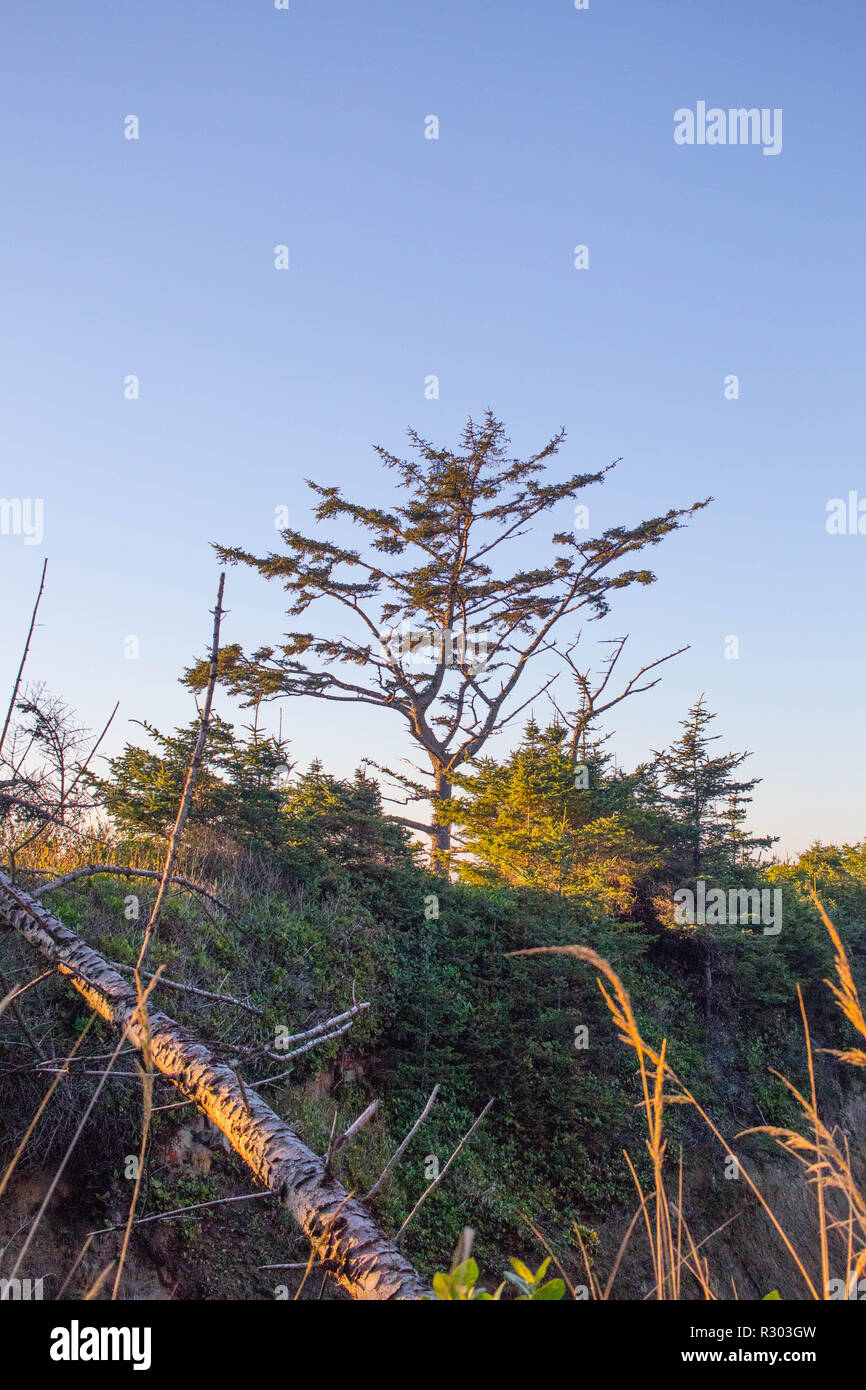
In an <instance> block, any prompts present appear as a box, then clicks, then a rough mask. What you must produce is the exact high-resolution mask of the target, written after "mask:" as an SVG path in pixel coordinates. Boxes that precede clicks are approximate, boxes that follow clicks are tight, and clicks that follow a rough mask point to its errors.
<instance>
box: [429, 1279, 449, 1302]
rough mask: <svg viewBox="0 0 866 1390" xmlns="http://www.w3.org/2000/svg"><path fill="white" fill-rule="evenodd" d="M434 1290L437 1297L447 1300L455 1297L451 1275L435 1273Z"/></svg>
mask: <svg viewBox="0 0 866 1390" xmlns="http://www.w3.org/2000/svg"><path fill="white" fill-rule="evenodd" d="M433 1292H434V1293H435V1295H436V1297H437V1298H439V1299H443V1300H445V1299H453V1298H454V1294H453V1292H452V1284H451V1279H450V1277H449V1275H447V1274H434V1275H433Z"/></svg>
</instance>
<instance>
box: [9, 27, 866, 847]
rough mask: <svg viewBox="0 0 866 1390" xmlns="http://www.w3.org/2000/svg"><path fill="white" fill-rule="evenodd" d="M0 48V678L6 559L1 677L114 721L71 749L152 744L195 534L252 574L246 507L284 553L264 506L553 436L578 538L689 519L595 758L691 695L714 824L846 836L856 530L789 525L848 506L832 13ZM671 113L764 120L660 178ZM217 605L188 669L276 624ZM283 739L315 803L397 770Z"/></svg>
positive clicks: (849, 393)
mask: <svg viewBox="0 0 866 1390" xmlns="http://www.w3.org/2000/svg"><path fill="white" fill-rule="evenodd" d="M0 51H2V55H3V57H2V63H3V68H4V75H3V83H2V96H0V104H2V129H3V141H2V145H3V152H2V195H3V207H4V213H3V218H2V223H0V256H2V278H3V285H4V291H3V298H4V308H5V313H4V328H5V331H4V333H3V335H2V372H0V394H2V402H0V440H2V475H0V479H2V481H0V495H2V496H4V497H6V498H34V497H36V498H42V499H44V508H45V522H44V526H45V534H44V542H43V543H42V544H40V545H25V544H24V539H23V537H21V536H15V535H0V586H2V593H3V596H4V597H3V603H2V607H0V640H2V644H3V653H4V656H3V663H2V671H0V675H2V676H3V678H4V679H5V680H6V681H7V682H8V681H9V680H11V675H12V672H13V669H14V666H15V664H16V662H17V656H18V652H19V649H20V641H21V636H22V633H23V630H24V628H25V627H26V621H27V618H28V615H29V609H30V605H31V602H32V598H33V594H34V592H35V588H36V584H37V580H38V573H39V569H40V566H41V563H42V558H43V556H44V555H45V554H47V555H48V557H49V583H48V589H47V594H46V598H45V600H44V604H43V608H42V611H41V625H40V628H39V630H38V634H37V637H36V640H35V643H34V648H33V656H32V661H31V665H30V668H29V669H30V675H31V676H33V677H37V676H38V677H41V678H44V679H46V680H47V681H48V682H49V684H50V686H51V687H52V688H53V689H54V690H56V691H57V692H58V693H61V694H63V695H64V696H65V698H66V699H67V700H68V701H70V702H71V703H72V704H73V705H74V706H75V707H76V708H77V709H78V711H79V712H80V715H81V717H82V718H83V719H85V720H86V721H87V722H88V723H90V724H91V725H93V726H99V725H101V723H102V721H103V720H104V718H105V716H106V714H107V712H108V710H109V709H110V707H111V705H112V704H113V703H114V700H115V699H120V701H121V711H120V717H119V722H118V725H117V731H116V735H115V738H114V741H113V744H112V747H117V746H119V744H120V743H121V742H122V741H123V739H124V738H125V737H128V736H134V735H135V734H136V733H137V731H136V729H135V726H134V725H131V724H129V723H128V722H127V721H129V720H131V719H135V718H141V717H146V718H149V719H152V720H154V721H155V722H157V723H158V724H161V725H162V726H171V725H173V724H175V723H182V722H186V720H187V719H188V718H189V717H191V715H192V713H193V708H192V703H191V699H190V697H189V696H188V695H187V694H186V692H184V691H183V690H182V689H181V687H179V686H178V685H177V683H176V681H177V676H178V674H179V673H180V670H181V668H182V666H183V665H184V664H185V663H186V662H188V661H189V660H190V659H191V658H192V657H193V656H194V655H199V654H200V653H201V652H202V650H203V649H204V646H205V643H206V640H207V636H208V632H209V627H210V618H209V616H208V612H207V610H208V608H209V607H210V606H211V604H212V602H213V596H214V592H215V587H216V578H217V566H216V561H215V558H214V556H213V552H212V551H211V549H210V547H209V542H211V541H221V542H224V543H227V544H242V545H245V546H248V547H249V548H251V549H254V550H259V551H263V550H265V549H267V548H269V547H270V546H272V545H273V543H274V541H275V538H276V533H275V531H274V528H273V515H274V508H275V507H276V506H278V505H280V504H285V505H287V506H288V507H289V508H290V511H291V519H292V523H293V524H295V525H297V526H298V527H299V528H301V529H303V528H304V526H305V525H306V522H307V518H308V515H309V511H308V502H307V492H306V489H305V487H304V483H303V479H304V477H305V476H312V477H314V478H316V479H318V480H320V481H327V482H336V483H339V484H341V485H343V486H344V487H345V489H346V490H347V492H349V493H354V494H355V495H360V497H361V498H363V499H364V500H372V499H376V500H380V501H384V500H385V499H387V497H388V496H389V489H390V486H391V478H390V476H386V475H384V474H383V472H382V470H381V468H380V467H379V466H378V464H377V461H376V459H375V456H374V455H373V453H372V451H371V449H370V445H371V444H372V443H373V442H380V443H383V444H385V445H386V446H388V447H389V448H392V449H394V450H396V451H399V450H400V449H401V448H402V446H403V443H404V432H405V429H406V426H407V425H409V424H413V425H415V426H416V427H417V428H418V429H419V430H420V431H421V432H422V433H424V434H426V435H428V436H429V437H432V438H434V439H436V440H441V441H442V442H446V443H451V442H454V441H455V440H456V436H457V433H458V431H459V428H460V426H461V424H462V423H463V421H464V420H465V418H466V416H467V414H468V413H469V412H473V413H476V414H480V412H481V411H483V410H484V408H485V407H487V406H490V407H492V408H493V409H494V410H495V411H496V413H497V414H499V415H500V416H501V417H502V418H503V419H504V420H505V421H506V423H507V425H508V426H509V429H510V433H511V435H512V439H513V443H514V447H515V451H516V452H519V453H525V452H529V451H531V450H533V449H534V448H536V447H537V446H538V445H539V444H540V443H541V441H542V440H543V439H544V438H546V437H547V436H549V435H550V434H551V433H552V432H553V431H555V430H556V429H557V428H558V427H559V426H561V425H565V426H566V427H567V429H568V431H569V439H568V443H567V445H566V447H565V449H564V450H563V452H562V454H561V455H560V460H559V462H558V464H557V467H558V468H561V469H562V470H563V471H565V470H568V471H571V470H577V469H587V470H589V469H596V468H599V467H601V466H603V465H604V464H606V463H608V462H609V461H610V460H612V459H614V458H617V457H619V456H622V459H623V462H622V463H621V464H620V465H619V467H618V468H617V470H616V471H615V473H614V474H613V475H612V476H611V477H610V478H609V480H608V482H607V483H606V485H605V487H604V489H603V491H601V492H599V493H597V494H593V496H592V497H591V498H589V499H588V500H589V501H590V504H591V530H592V531H595V530H597V529H599V528H601V527H602V526H604V525H608V524H615V523H619V522H623V523H626V522H628V523H631V522H634V521H637V520H638V519H639V518H640V517H641V516H644V515H651V514H654V513H655V512H657V511H660V510H662V509H664V508H666V507H668V506H670V505H681V504H686V503H689V502H691V501H693V500H695V499H697V498H700V497H704V496H705V495H707V494H708V493H712V494H713V496H714V497H715V498H716V501H715V503H714V505H713V506H712V508H710V509H708V510H707V511H705V512H703V513H701V514H700V515H699V516H698V517H697V518H696V520H695V521H694V522H693V523H692V525H691V526H690V528H689V529H688V530H687V531H684V532H680V533H679V534H677V535H675V536H673V537H672V538H671V539H670V540H669V541H667V542H666V543H665V545H664V546H663V547H659V548H657V549H655V550H654V552H653V553H652V564H653V567H654V569H655V570H656V572H657V573H658V576H659V582H658V583H657V584H656V585H655V586H653V587H652V588H650V589H648V590H645V589H642V590H639V591H635V592H633V593H631V592H630V593H629V594H627V595H624V596H623V598H622V600H621V601H620V602H618V603H617V604H616V606H615V608H614V612H613V614H612V616H611V618H610V619H609V620H608V622H607V623H606V624H605V625H604V627H603V629H602V628H600V627H597V628H595V629H590V630H589V631H587V632H586V633H585V636H586V638H591V639H592V640H593V641H594V640H596V639H597V638H601V637H610V636H620V635H622V634H624V633H625V632H629V633H630V634H631V642H630V646H631V648H632V649H633V651H632V656H633V658H634V659H635V661H636V662H637V664H640V663H641V662H642V661H646V660H652V659H653V658H654V657H656V656H659V655H661V654H663V653H664V652H666V651H668V650H670V649H672V648H673V647H678V646H681V645H683V644H684V643H691V650H690V651H689V652H688V653H687V654H685V655H684V656H682V657H680V658H678V659H677V661H676V662H675V663H671V664H670V665H669V666H667V667H665V668H664V680H663V683H662V684H661V685H660V686H658V687H657V688H656V689H655V690H653V691H652V692H650V693H649V694H646V695H642V696H639V697H637V699H636V700H635V701H633V702H631V704H630V705H626V706H623V707H621V708H620V710H619V711H618V712H617V717H616V719H615V720H614V721H613V727H614V728H615V729H616V730H617V734H616V738H615V740H614V743H615V746H616V748H617V750H618V753H619V756H620V760H621V761H622V762H624V763H625V764H629V763H630V762H633V761H635V760H637V759H639V758H640V757H642V756H643V755H644V754H645V753H646V752H647V750H648V749H650V748H653V747H661V746H663V745H664V744H666V743H667V742H669V741H670V739H671V738H672V737H673V736H674V735H675V734H676V732H677V720H678V719H679V718H680V717H681V716H682V714H683V713H684V711H685V709H686V707H687V706H688V705H689V704H690V703H691V702H692V701H693V700H694V698H695V696H696V695H698V694H699V693H701V692H702V691H703V692H705V694H706V698H707V702H708V704H709V705H710V707H711V708H713V709H715V710H717V711H718V714H719V718H718V720H717V728H718V730H719V731H720V732H722V733H724V735H725V743H726V745H727V746H730V747H735V748H750V749H752V750H753V751H754V755H755V756H754V758H753V759H752V762H751V771H752V775H757V776H761V777H763V778H764V779H765V780H764V783H763V786H762V787H761V788H760V789H759V791H758V795H757V798H756V803H755V813H754V816H753V822H754V825H755V828H756V829H757V830H762V831H764V830H766V831H771V832H775V833H778V834H780V835H781V836H782V847H783V848H784V849H788V850H797V849H799V848H803V847H805V846H806V845H807V844H808V843H809V842H810V841H811V840H812V839H814V838H816V837H821V838H823V839H825V840H831V839H843V838H844V839H849V840H852V839H859V838H861V837H862V835H863V833H864V828H866V827H864V821H866V817H864V813H863V796H862V786H863V783H864V778H866V752H864V741H863V738H862V712H861V710H862V699H863V697H862V691H863V687H864V676H866V671H864V647H866V642H864V635H863V624H862V612H863V572H864V561H866V535H864V536H859V535H853V536H834V535H828V533H827V530H826V525H825V522H826V504H827V502H828V500H829V499H831V498H833V497H846V496H847V494H848V492H849V491H850V490H852V489H853V490H857V489H859V491H860V494H861V495H862V496H864V497H866V469H864V465H863V457H864V421H863V407H862V400H863V378H864V368H866V363H864V350H863V348H864V298H866V296H864V275H863V254H864V252H863V244H864V243H863V227H864V220H866V219H864V213H866V206H864V204H866V198H864V191H863V152H862V134H863V119H862V112H863V101H862V73H863V65H864V57H866V6H864V5H863V4H862V3H861V0H834V2H833V3H832V4H828V5H819V4H817V3H813V2H812V0H731V3H728V4H726V5H711V4H708V3H701V4H698V3H695V0H664V3H663V4H659V3H647V0H616V3H615V0H590V8H589V10H588V11H576V10H575V8H574V5H573V0H534V3H529V2H528V0H495V2H494V0H437V3H436V4H422V3H418V0H415V3H407V0H367V3H365V4H357V3H349V2H348V0H340V2H339V3H336V2H335V0H291V8H290V10H289V11H287V12H285V11H277V10H275V9H274V6H273V4H272V0H211V3H204V2H203V0H199V2H198V3H191V2H188V3H183V4H177V3H175V0H148V3H141V0H139V3H132V2H131V3H124V4H112V5H107V4H104V3H93V2H92V0H91V3H87V0H84V3H79V4H76V5H74V6H73V5H66V4H61V3H57V2H56V0H55V3H46V4H39V5H33V4H25V3H22V0H18V3H14V0H11V2H10V3H9V4H7V5H6V6H5V7H4V12H3V16H2V29H0ZM701 100H705V101H707V103H708V105H709V106H719V107H722V108H729V107H741V106H745V107H753V106H754V107H759V108H764V107H766V108H781V109H782V111H783V148H782V152H781V154H779V155H778V156H777V157H766V156H764V155H763V153H762V150H761V149H760V148H757V147H752V146H746V147H743V146H726V147H709V146H703V147H699V146H693V147H683V146H678V145H677V144H675V142H674V139H673V129H674V112H675V111H676V110H677V109H678V108H683V107H690V108H692V109H694V108H695V107H696V104H697V102H698V101H701ZM431 114H432V115H436V116H437V117H438V119H439V122H440V138H439V139H438V140H436V141H434V140H426V139H425V138H424V122H425V117H427V116H428V115H431ZM128 115H136V116H137V117H138V118H139V121H140V139H139V140H137V141H133V140H127V139H125V138H124V118H125V117H126V116H128ZM278 244H286V245H288V246H289V248H290V255H291V268H290V269H289V270H288V271H277V270H275V268H274V247H275V246H276V245H278ZM577 244H585V245H587V246H588V247H589V253H590V264H589V269H588V270H582V271H579V270H576V269H575V268H574V266H573V248H574V247H575V245H577ZM731 373H733V374H736V375H737V376H738V377H739V381H740V398H739V399H738V400H726V399H725V396H724V380H725V377H726V376H727V375H728V374H731ZM130 374H135V375H137V376H138V377H139V378H140V383H141V388H140V389H141V396H140V399H139V400H137V401H130V400H126V399H124V379H125V378H126V377H127V376H128V375H130ZM429 374H436V375H437V376H438V377H439V381H440V397H439V399H438V400H426V399H425V396H424V381H425V377H427V376H428V375H429ZM569 510H570V509H569ZM569 524H570V515H565V516H563V517H561V518H557V520H556V526H557V529H560V528H562V529H567V527H568V526H569ZM551 529H553V528H552V527H547V526H546V527H544V528H543V530H541V531H539V533H538V534H537V537H536V539H535V541H534V545H535V546H536V550H535V552H534V553H536V554H537V555H539V556H543V555H545V554H546V553H547V552H546V549H545V547H546V545H547V542H548V539H549V532H550V530H551ZM227 603H228V606H229V608H230V609H231V613H230V616H229V617H228V619H227V620H226V625H225V629H224V635H225V639H226V640H229V641H241V642H243V643H244V644H245V645H248V646H252V645H255V644H256V643H258V642H260V641H265V640H275V639H277V638H278V637H279V634H280V633H281V632H282V631H283V630H284V624H283V621H282V616H281V615H282V611H283V602H282V594H281V591H280V590H278V589H276V588H274V587H272V586H269V585H266V584H265V582H264V581H262V580H259V579H258V578H257V577H255V576H253V575H252V574H248V573H247V572H246V571H244V572H241V571H239V570H236V569H231V570H230V571H229V575H228V590H227ZM730 634H735V635H737V636H738V638H739V641H740V653H741V654H740V658H739V660H736V661H732V660H726V659H725V656H724V640H725V638H726V637H727V636H728V635H730ZM128 635H136V636H137V637H138V638H139V640H140V644H141V655H140V658H139V660H138V661H129V660H126V659H125V658H124V639H125V638H126V637H127V636H128ZM526 693H529V691H528V689H527V692H526ZM221 709H222V712H223V713H225V714H230V712H231V711H230V709H229V708H228V707H227V705H226V702H225V701H224V700H223V701H222V704H221ZM538 713H539V714H540V715H541V714H543V713H544V709H543V707H541V706H540V707H539V710H538ZM284 727H286V728H287V729H288V730H289V732H290V734H291V737H292V739H293V751H294V754H295V756H296V757H297V758H299V759H301V760H302V761H305V760H307V759H309V758H310V757H312V756H314V755H320V756H321V757H322V758H323V759H324V761H325V764H326V766H327V767H329V768H330V769H331V770H333V771H334V772H337V773H340V774H343V773H347V772H350V771H351V769H352V768H353V767H354V766H355V765H356V764H357V763H358V762H359V761H360V760H361V758H363V757H364V756H369V757H373V758H377V759H380V760H381V759H393V758H396V757H397V756H399V755H400V753H403V752H405V753H408V752H410V747H409V745H408V744H407V743H406V742H405V741H404V740H403V737H402V733H401V731H400V730H399V729H398V727H397V726H396V725H393V726H392V724H391V723H390V722H389V721H388V720H387V719H386V716H385V715H381V714H378V713H377V712H374V711H364V710H360V711H355V710H353V711H351V712H349V711H346V710H345V709H343V708H342V707H335V706H331V705H325V706H317V705H316V704H315V703H314V702H312V701H298V702H292V703H290V704H287V705H286V706H285V708H284ZM719 746H720V747H721V745H719Z"/></svg>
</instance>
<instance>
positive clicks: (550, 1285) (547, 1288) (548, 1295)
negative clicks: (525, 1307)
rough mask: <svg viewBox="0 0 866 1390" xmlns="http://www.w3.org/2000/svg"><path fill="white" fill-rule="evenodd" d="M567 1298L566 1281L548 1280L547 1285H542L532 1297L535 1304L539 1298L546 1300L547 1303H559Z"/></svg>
mask: <svg viewBox="0 0 866 1390" xmlns="http://www.w3.org/2000/svg"><path fill="white" fill-rule="evenodd" d="M564 1297H565V1280H564V1279H548V1281H547V1283H546V1284H542V1285H541V1286H540V1287H539V1288H537V1289H536V1290H535V1292H534V1294H533V1295H532V1298H533V1302H534V1301H535V1299H537V1298H541V1299H545V1300H546V1301H547V1302H551V1301H554V1302H555V1301H557V1300H559V1299H560V1298H564Z"/></svg>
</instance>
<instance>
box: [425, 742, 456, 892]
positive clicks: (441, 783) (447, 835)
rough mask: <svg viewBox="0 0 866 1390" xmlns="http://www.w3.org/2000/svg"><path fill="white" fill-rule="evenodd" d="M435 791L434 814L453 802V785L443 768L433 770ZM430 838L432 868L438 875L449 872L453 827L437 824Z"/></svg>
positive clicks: (431, 831) (432, 827)
mask: <svg viewBox="0 0 866 1390" xmlns="http://www.w3.org/2000/svg"><path fill="white" fill-rule="evenodd" d="M433 777H434V782H435V791H434V793H433V814H434V816H435V814H436V808H437V806H439V805H440V804H441V803H442V802H448V801H450V800H451V791H452V787H451V783H450V782H449V780H448V777H447V775H446V773H445V771H444V770H443V769H442V768H441V767H435V766H434V769H433ZM430 838H431V840H432V842H433V844H432V849H431V854H430V859H431V863H432V867H433V869H434V870H435V872H436V873H437V874H444V873H447V872H448V854H449V851H450V849H451V826H450V825H437V824H436V823H435V822H434V823H433V825H432V826H431V827H430Z"/></svg>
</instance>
